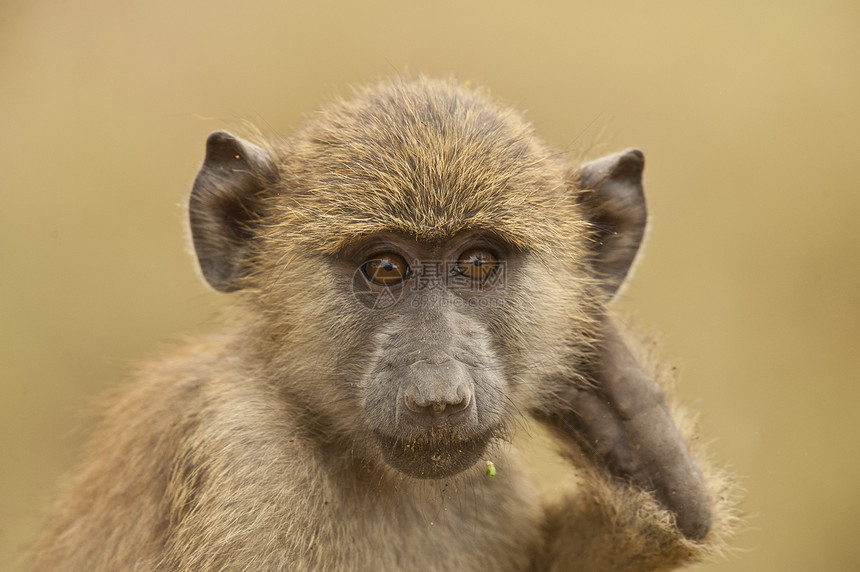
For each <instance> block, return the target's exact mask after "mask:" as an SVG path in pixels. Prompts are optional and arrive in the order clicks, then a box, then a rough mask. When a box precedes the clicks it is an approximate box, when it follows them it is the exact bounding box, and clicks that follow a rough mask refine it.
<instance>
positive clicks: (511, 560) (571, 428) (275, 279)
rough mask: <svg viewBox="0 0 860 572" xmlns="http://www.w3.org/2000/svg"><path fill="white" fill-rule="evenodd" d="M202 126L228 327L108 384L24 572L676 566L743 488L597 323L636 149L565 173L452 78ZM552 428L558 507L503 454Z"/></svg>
mask: <svg viewBox="0 0 860 572" xmlns="http://www.w3.org/2000/svg"><path fill="white" fill-rule="evenodd" d="M246 138H249V139H251V138H253V139H254V142H253V143H252V142H250V141H246V140H244V139H241V138H239V137H236V136H234V135H232V134H230V133H227V132H224V131H221V132H216V133H213V134H212V135H211V136H210V137H209V138H208V140H207V143H206V155H205V159H204V162H203V166H202V168H201V170H200V172H199V174H198V176H197V178H196V180H195V181H194V185H193V189H192V192H191V197H190V202H189V212H190V230H191V237H192V242H193V247H194V250H195V252H196V255H197V259H198V261H199V267H200V270H201V272H202V275H203V277H204V278H205V280H206V281H207V282H208V283H209V284H210V285H211V286H212V287H213V288H214V289H215V290H218V291H221V292H231V293H233V294H232V296H233V298H234V300H235V308H236V311H235V312H234V313H233V314H232V315H231V317H230V319H229V320H227V322H228V325H227V326H226V327H225V329H224V330H223V331H222V332H220V333H218V334H215V335H211V336H209V337H205V338H203V339H199V340H196V341H194V342H193V343H189V344H187V345H186V346H184V347H180V348H179V349H176V350H174V351H173V353H172V354H170V355H168V356H167V357H165V358H163V359H162V360H160V361H155V362H153V363H151V364H149V365H148V366H147V367H145V368H144V369H143V371H141V372H140V374H139V375H138V376H137V377H136V379H135V380H134V381H133V383H131V384H130V385H129V386H128V387H126V388H125V389H123V390H121V391H117V392H115V393H114V394H113V395H112V396H111V397H110V398H109V399H108V405H107V406H106V408H105V411H106V413H105V416H104V420H103V422H102V424H101V428H100V429H99V430H98V431H97V434H96V436H95V437H94V439H93V440H92V442H91V444H90V446H89V448H88V450H87V452H86V455H85V456H84V459H85V460H84V462H83V463H82V465H81V466H80V467H79V470H78V471H77V472H76V473H75V474H74V475H73V476H72V477H70V478H69V479H68V481H67V482H66V483H65V487H64V490H63V492H62V494H61V500H60V503H59V506H58V509H57V511H56V513H55V514H53V515H52V516H51V517H50V519H49V525H48V526H47V530H46V532H45V534H44V536H43V538H42V539H41V541H40V542H39V543H38V544H37V546H36V547H35V549H34V568H35V569H37V570H87V571H91V570H195V571H197V570H440V571H441V570H445V571H448V570H470V571H471V570H496V571H502V570H579V571H594V570H600V571H603V570H624V571H644V570H664V569H669V568H674V567H676V566H681V565H684V564H686V563H689V562H692V561H695V560H698V559H700V558H702V557H703V556H704V555H708V554H711V553H713V552H716V551H719V550H721V549H722V548H723V546H724V543H725V538H726V537H727V535H728V533H729V532H730V530H731V528H732V522H733V519H734V516H733V515H734V512H733V510H734V509H733V505H732V501H731V496H730V495H729V494H728V489H729V486H730V485H729V483H730V480H729V479H727V478H726V477H725V476H724V474H723V472H721V471H720V470H719V469H715V468H713V467H712V466H710V464H709V463H708V462H707V461H706V459H704V458H703V457H702V454H701V453H700V452H698V449H699V446H698V445H697V443H696V436H695V434H694V429H693V423H692V421H691V420H690V417H689V416H687V415H686V414H685V413H684V411H683V410H682V409H680V408H679V407H677V406H675V405H674V404H673V403H672V402H671V399H670V398H671V391H670V390H671V383H672V382H671V379H669V378H670V377H671V376H670V375H669V374H667V373H666V371H665V368H661V367H658V366H654V365H653V364H651V358H650V356H649V355H646V354H645V353H643V352H641V350H637V349H635V348H636V347H637V346H636V345H635V344H633V343H632V342H631V341H630V339H631V338H630V335H629V333H627V331H626V330H625V329H624V328H622V327H621V326H620V322H619V321H618V320H617V318H613V317H612V316H611V314H610V311H609V310H608V304H609V302H610V300H611V299H612V298H613V297H614V296H615V294H616V292H617V291H618V289H619V287H620V286H621V285H622V283H623V281H624V279H625V276H626V275H627V274H628V271H629V269H630V266H631V264H632V262H633V260H634V258H635V256H636V253H637V251H638V249H639V245H640V242H641V241H642V237H643V233H644V230H645V224H646V209H645V202H644V196H643V190H642V171H643V166H644V159H643V155H642V153H641V152H640V151H638V150H628V151H623V152H621V153H617V154H614V155H610V156H608V157H605V158H603V159H599V160H597V161H594V162H590V163H585V164H579V163H578V162H576V161H574V160H572V159H569V158H567V157H565V156H563V155H562V154H560V153H557V152H554V151H553V150H551V149H550V148H549V147H548V146H547V145H546V144H545V143H543V142H542V141H541V140H540V139H539V138H538V137H537V136H536V135H535V134H534V132H533V128H532V127H531V126H530V125H529V124H528V123H527V122H526V121H525V120H524V119H523V118H522V117H521V116H520V115H519V114H517V113H516V112H514V111H512V110H510V109H508V108H507V107H505V106H503V105H501V104H499V103H497V102H496V101H495V100H493V99H492V98H490V96H488V95H487V94H486V93H485V92H484V91H482V90H479V89H474V88H471V87H464V86H462V85H460V84H458V83H457V82H456V81H454V80H431V79H426V78H398V79H394V80H391V81H388V82H382V83H380V84H377V85H374V86H371V87H367V88H364V89H360V90H356V94H355V96H354V98H353V99H351V100H342V99H336V100H333V101H332V102H330V103H328V104H327V105H326V106H325V107H324V108H323V109H322V110H321V111H319V112H318V113H316V114H315V115H313V116H311V117H309V118H308V119H307V120H306V121H305V122H304V124H303V126H302V127H300V128H299V129H298V130H297V132H296V133H295V134H294V135H293V136H292V137H290V138H287V139H281V138H278V139H275V140H266V138H264V137H262V136H259V135H257V136H253V137H252V136H246ZM530 425H537V426H544V427H546V428H547V429H548V432H549V434H550V435H552V437H553V439H554V440H555V443H556V445H557V447H558V450H559V452H560V453H561V454H562V455H563V456H564V457H565V458H566V459H568V460H569V461H570V463H569V469H570V475H569V476H570V480H571V482H572V484H571V485H570V486H569V487H565V488H564V489H561V490H559V491H558V492H557V494H556V495H554V497H552V498H549V499H545V498H543V497H542V496H539V495H538V493H537V492H536V489H535V486H534V484H533V481H532V478H533V475H530V474H529V467H527V466H526V464H525V463H524V462H523V460H522V458H521V456H520V454H518V451H517V448H516V445H515V444H513V443H512V436H513V435H514V433H516V432H517V431H521V430H528V427H529V426H530Z"/></svg>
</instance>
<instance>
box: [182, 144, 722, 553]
mask: <svg viewBox="0 0 860 572" xmlns="http://www.w3.org/2000/svg"><path fill="white" fill-rule="evenodd" d="M270 164H271V163H270V161H269V160H268V158H267V157H266V155H265V152H264V151H263V150H262V149H260V148H258V147H256V146H254V145H252V144H250V143H247V142H244V141H242V140H240V139H238V138H236V137H234V136H232V135H230V134H229V133H226V132H217V133H213V134H212V136H210V138H209V140H208V142H207V154H206V160H205V162H204V165H203V168H202V170H201V172H200V174H199V175H198V178H197V180H196V182H195V185H194V189H193V193H192V199H191V200H192V210H191V212H192V221H191V230H192V235H193V238H194V245H195V248H196V250H197V253H198V257H199V258H200V263H201V268H202V270H203V274H204V276H205V277H206V278H207V280H209V282H210V284H211V285H212V286H213V287H214V288H216V289H218V290H222V291H231V290H234V289H237V288H238V286H237V280H238V279H239V278H241V276H242V275H243V273H244V271H243V265H242V261H243V257H244V248H245V247H244V245H243V241H242V237H243V233H244V232H246V230H245V229H246V228H247V226H246V225H247V224H248V221H249V220H252V219H253V215H254V213H255V209H256V207H255V204H256V203H255V200H256V199H255V193H257V192H258V191H259V190H260V189H261V188H262V185H263V184H262V183H261V181H264V180H265V178H266V177H268V176H270V172H271V167H270ZM643 167H644V158H643V155H642V153H641V152H640V151H638V150H635V149H634V150H628V151H625V152H621V153H617V154H615V155H611V156H608V157H605V158H603V159H599V160H597V161H594V162H592V163H589V164H587V165H585V166H584V167H583V168H582V169H581V171H580V172H579V178H580V180H581V184H582V185H583V186H584V187H585V188H588V189H590V190H589V191H588V192H586V193H584V194H583V196H582V198H581V201H582V204H583V207H584V209H585V212H586V213H587V214H588V216H589V217H590V218H591V221H592V223H593V241H594V244H595V247H594V251H593V252H594V254H593V257H592V260H591V267H592V269H593V271H594V273H595V276H596V277H597V278H598V279H600V280H601V283H602V284H603V287H604V289H605V290H606V292H607V294H608V295H609V296H612V295H614V293H615V292H616V290H617V289H618V287H619V286H620V285H621V283H622V282H623V280H624V278H625V276H626V275H627V273H628V271H629V268H630V266H631V264H632V263H633V260H634V258H635V256H636V253H637V251H638V248H639V245H640V243H641V241H642V237H643V235H644V230H645V223H646V209H645V200H644V194H643V192H642V178H641V177H642V169H643ZM213 226H214V227H215V228H216V229H220V230H218V231H217V232H213V231H212V228H213ZM479 236H490V237H491V238H492V240H495V241H496V242H495V243H494V244H496V245H498V246H495V247H494V248H496V250H498V251H499V253H500V255H501V256H502V257H503V258H504V257H505V256H507V257H511V258H515V256H513V255H514V252H513V250H512V249H510V248H507V246H506V245H505V243H504V242H503V241H501V240H498V239H496V238H495V237H492V234H491V229H487V231H486V232H485V233H484V234H483V235H479ZM364 240H365V242H366V243H370V244H372V245H373V244H374V241H376V243H379V242H380V240H379V239H378V238H377V237H366V238H365V239H364ZM470 240H471V241H472V242H474V240H475V238H474V236H473V237H467V238H466V239H460V240H450V241H448V242H446V243H445V244H442V245H432V246H430V245H425V244H420V243H418V242H415V241H413V240H410V239H409V238H407V237H393V236H391V235H387V236H385V237H384V241H382V243H381V244H376V245H375V246H372V247H371V248H369V249H368V248H364V249H362V248H361V247H360V246H359V247H355V248H352V249H350V250H351V253H348V254H347V255H346V256H343V257H341V259H340V261H339V263H340V267H341V268H342V269H343V271H344V273H345V274H355V272H356V270H357V269H359V268H360V267H361V266H362V264H364V263H365V262H366V260H367V259H369V258H372V256H373V255H374V254H377V253H379V252H395V253H398V254H400V255H401V256H403V257H404V259H405V260H408V261H410V263H411V264H414V265H416V267H417V265H420V263H421V262H422V260H423V261H442V262H443V263H444V262H445V261H449V262H450V261H456V260H457V256H458V255H459V254H460V253H462V252H463V251H465V250H468V248H469V247H470V245H471V243H470ZM418 278H419V277H418V276H415V275H412V276H410V277H408V278H405V279H404V280H403V281H402V282H399V283H397V284H396V285H391V286H376V288H377V289H378V290H379V291H380V292H382V291H384V290H388V291H390V292H391V293H393V294H394V296H395V298H397V301H396V303H394V304H393V305H392V306H391V307H390V308H387V309H386V310H385V311H384V312H383V313H384V314H385V317H384V319H380V316H379V313H378V311H377V310H374V311H372V312H369V313H368V319H369V320H376V321H377V322H378V327H377V328H376V333H375V339H376V340H377V344H378V345H377V346H376V351H375V353H374V357H373V361H372V367H371V370H370V373H369V376H368V378H367V380H366V381H365V382H364V386H365V392H366V393H365V407H366V411H367V413H366V418H367V423H368V427H369V429H370V430H371V431H372V433H373V435H374V436H375V437H376V439H377V442H378V445H379V449H380V451H381V453H382V456H383V458H384V459H385V461H386V462H387V463H389V464H390V465H391V467H393V468H395V469H397V470H398V471H401V472H402V473H404V474H406V475H408V476H411V477H416V478H425V479H439V478H444V477H449V476H452V475H454V474H457V473H459V472H461V471H463V470H465V469H468V468H470V467H472V466H474V465H475V464H476V463H478V462H479V461H480V460H481V458H482V454H483V453H484V451H485V449H486V447H487V446H488V444H489V443H490V442H491V441H492V440H493V439H494V438H495V437H497V436H500V435H501V434H503V433H504V429H503V418H504V417H505V416H504V415H503V411H504V409H505V407H506V405H505V398H504V395H505V383H506V382H505V380H504V379H503V377H502V376H501V372H502V368H501V367H500V366H498V365H497V364H498V363H500V362H502V361H504V360H503V358H502V357H501V356H499V355H497V352H496V351H495V350H494V348H493V346H492V345H491V344H490V342H489V340H490V337H491V334H490V331H489V330H488V326H487V318H486V316H487V313H488V312H487V311H486V310H484V311H481V312H478V311H475V310H474V307H470V306H469V305H467V304H463V303H462V302H463V300H464V299H466V298H467V297H472V298H474V296H476V295H477V296H484V297H488V296H503V293H502V292H500V291H494V290H492V289H490V290H489V291H486V292H480V293H478V294H476V293H475V292H474V289H472V288H466V289H461V291H460V292H458V291H457V289H451V290H445V289H443V290H439V291H436V292H434V294H435V298H434V299H433V301H429V302H428V301H426V300H425V301H421V299H420V295H421V293H420V292H416V288H415V283H416V280H418ZM370 288H371V289H372V288H374V286H373V285H372V284H371V285H370ZM464 296H465V297H466V298H464ZM600 334H601V337H602V339H601V341H600V342H599V351H598V352H597V354H596V359H595V360H594V362H593V363H592V364H590V367H589V368H588V370H587V371H583V372H582V374H583V376H584V377H586V378H587V379H588V381H589V382H590V387H584V386H582V385H571V386H570V387H569V389H568V390H567V391H566V392H563V393H562V394H560V395H558V397H559V400H558V402H557V403H554V404H552V406H551V407H547V408H544V409H538V410H536V411H534V412H533V414H534V415H535V417H536V418H538V419H540V420H543V421H545V422H547V423H549V424H550V425H552V426H553V427H554V428H555V430H557V431H562V432H568V433H573V434H574V435H575V436H576V438H577V439H578V440H580V441H581V442H582V443H583V445H584V448H585V450H586V451H587V452H590V453H591V454H592V455H593V456H594V457H595V458H596V459H597V460H598V461H599V462H600V463H601V464H603V465H604V466H605V467H606V468H607V469H608V470H609V471H610V472H612V473H613V474H614V475H616V476H617V477H620V478H623V479H630V480H631V481H632V482H633V483H635V484H636V485H637V486H638V487H640V488H643V489H645V490H651V491H653V492H654V494H655V496H656V497H657V498H658V499H659V500H660V502H662V503H663V504H664V505H665V506H666V507H667V508H668V509H670V510H671V511H672V512H674V513H675V515H676V518H677V525H678V527H679V528H680V530H681V531H682V532H683V533H684V534H685V535H686V536H688V537H689V538H693V539H698V538H702V537H703V536H704V535H705V534H706V533H707V532H708V530H709V527H710V513H709V508H708V502H707V496H706V494H705V489H704V485H703V483H702V478H701V475H700V473H699V471H698V469H697V467H696V465H695V463H694V462H693V461H692V459H691V458H690V456H689V454H688V453H687V450H686V447H685V445H684V443H683V441H682V439H681V436H680V434H679V432H678V430H677V428H676V427H675V425H674V423H673V421H672V419H671V417H670V415H669V413H668V411H667V409H666V407H665V405H664V403H663V400H662V394H661V393H660V390H659V389H658V388H657V386H656V384H655V383H654V382H653V381H652V380H651V379H649V378H648V377H647V376H646V375H644V374H643V373H642V371H641V369H640V368H639V366H638V365H637V364H636V362H635V360H634V358H633V357H632V355H631V353H630V352H629V351H628V350H627V348H626V347H625V345H624V342H623V341H622V340H621V338H620V337H619V336H618V334H617V333H616V332H615V328H614V326H613V325H612V323H611V321H610V320H609V319H608V317H603V318H602V327H601V331H600ZM507 414H510V412H507Z"/></svg>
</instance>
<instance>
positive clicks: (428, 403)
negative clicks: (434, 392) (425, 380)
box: [403, 387, 471, 417]
mask: <svg viewBox="0 0 860 572" xmlns="http://www.w3.org/2000/svg"><path fill="white" fill-rule="evenodd" d="M416 393H417V394H418V395H417V396H416V395H414V394H413V393H412V392H407V393H404V395H403V402H404V404H405V405H406V408H407V409H408V410H409V411H411V412H413V413H416V414H418V415H421V416H427V417H447V416H449V415H453V414H454V413H458V412H460V411H463V410H464V409H466V408H467V407H469V403H470V402H471V396H470V395H469V392H468V390H466V389H465V388H463V387H458V388H457V392H456V394H455V395H450V394H449V396H440V397H435V396H427V395H422V394H421V393H420V392H416Z"/></svg>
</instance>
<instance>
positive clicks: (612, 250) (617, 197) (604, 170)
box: [577, 149, 647, 295]
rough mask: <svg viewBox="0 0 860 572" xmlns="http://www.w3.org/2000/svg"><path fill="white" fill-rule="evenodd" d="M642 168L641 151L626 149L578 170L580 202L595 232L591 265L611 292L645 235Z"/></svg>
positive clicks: (616, 287)
mask: <svg viewBox="0 0 860 572" xmlns="http://www.w3.org/2000/svg"><path fill="white" fill-rule="evenodd" d="M644 167H645V156H644V155H643V154H642V151H639V150H638V149H628V150H626V151H621V152H620V153H615V154H614V155H609V156H607V157H603V158H602V159H598V160H596V161H592V162H590V163H586V164H585V165H584V166H583V167H582V168H581V169H580V170H579V172H578V173H577V175H578V177H577V178H578V183H579V188H580V189H583V191H582V192H580V195H579V196H580V203H581V204H582V205H583V207H584V208H585V214H586V217H588V219H589V221H590V222H591V224H592V227H593V233H594V234H593V238H594V241H595V242H594V247H593V248H594V255H593V258H592V267H593V268H594V271H595V274H596V275H597V276H598V277H599V278H600V279H601V282H602V284H603V288H604V290H606V292H607V293H609V294H610V295H614V294H615V292H616V291H617V290H618V288H619V286H621V284H622V283H623V282H624V277H625V276H627V272H628V271H629V270H630V266H631V265H632V264H633V259H634V258H635V257H636V252H637V251H638V250H639V245H640V244H641V243H642V237H643V236H644V234H645V222H646V219H647V211H646V209H645V193H644V191H643V189H642V169H643V168H644Z"/></svg>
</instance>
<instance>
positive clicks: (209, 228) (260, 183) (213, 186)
mask: <svg viewBox="0 0 860 572" xmlns="http://www.w3.org/2000/svg"><path fill="white" fill-rule="evenodd" d="M273 174H274V168H273V164H272V161H271V158H270V157H269V155H268V153H266V151H264V150H263V149H261V148H260V147H257V146H256V145H253V144H251V143H248V142H247V141H243V140H241V139H239V138H238V137H235V136H234V135H231V134H230V133H227V132H226V131H216V132H215V133H212V134H211V135H210V136H209V138H208V139H207V140H206V159H205V160H204V161H203V167H201V169H200V172H199V173H198V174H197V178H196V179H195V180H194V187H193V188H192V189H191V200H190V201H189V215H190V218H191V238H192V240H193V241H194V250H195V251H196V252H197V259H198V261H199V262H200V270H201V271H202V272H203V276H204V277H205V278H206V280H207V281H208V282H209V284H210V285H211V286H212V287H213V288H215V289H216V290H219V291H221V292H232V291H234V290H238V289H240V288H241V287H242V284H241V281H240V279H241V278H242V277H243V276H245V275H246V274H247V270H248V269H247V257H248V254H249V253H250V251H251V240H253V226H254V223H255V221H256V220H257V219H258V218H259V216H260V214H261V211H262V204H261V199H262V195H263V193H264V191H265V189H266V188H267V187H268V186H269V185H270V184H271V183H272V179H273Z"/></svg>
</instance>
